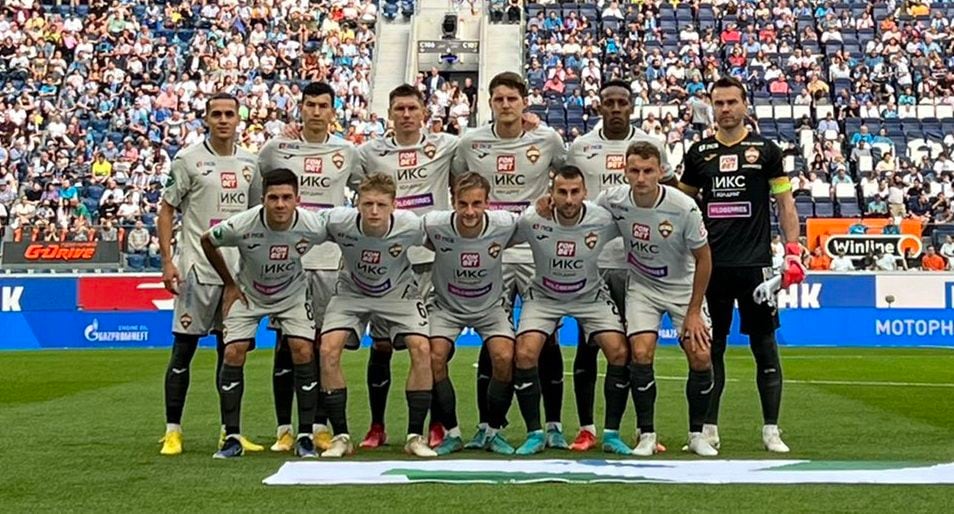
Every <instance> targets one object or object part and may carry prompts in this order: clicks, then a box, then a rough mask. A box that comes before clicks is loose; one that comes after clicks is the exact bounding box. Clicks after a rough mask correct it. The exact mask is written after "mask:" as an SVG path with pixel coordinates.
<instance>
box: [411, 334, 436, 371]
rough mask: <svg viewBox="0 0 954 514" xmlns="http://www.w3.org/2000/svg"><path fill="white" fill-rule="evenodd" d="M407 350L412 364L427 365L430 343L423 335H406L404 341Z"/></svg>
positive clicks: (429, 357)
mask: <svg viewBox="0 0 954 514" xmlns="http://www.w3.org/2000/svg"><path fill="white" fill-rule="evenodd" d="M405 344H407V352H408V354H409V355H410V356H411V365H412V366H421V365H424V366H428V367H430V362H431V345H430V343H429V342H428V340H427V339H425V338H423V337H408V338H407V340H406V341H405Z"/></svg>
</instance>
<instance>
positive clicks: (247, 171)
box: [242, 166, 255, 182]
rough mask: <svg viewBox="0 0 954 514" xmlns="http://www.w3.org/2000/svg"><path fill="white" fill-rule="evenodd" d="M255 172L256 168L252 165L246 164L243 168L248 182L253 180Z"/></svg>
mask: <svg viewBox="0 0 954 514" xmlns="http://www.w3.org/2000/svg"><path fill="white" fill-rule="evenodd" d="M254 173H255V168H253V167H251V166H246V167H244V168H242V177H244V178H245V181H246V182H251V181H252V175H253V174H254Z"/></svg>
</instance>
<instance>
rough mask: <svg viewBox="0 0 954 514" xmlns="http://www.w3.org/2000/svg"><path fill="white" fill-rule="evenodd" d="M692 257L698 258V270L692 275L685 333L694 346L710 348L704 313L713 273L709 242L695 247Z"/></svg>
mask: <svg viewBox="0 0 954 514" xmlns="http://www.w3.org/2000/svg"><path fill="white" fill-rule="evenodd" d="M692 257H693V258H694V259H695V260H696V270H695V272H694V273H693V276H692V296H691V297H690V298H689V309H688V310H687V311H686V321H685V323H684V326H683V330H684V332H685V333H684V334H683V335H684V337H685V339H686V340H687V341H688V342H689V344H690V345H692V347H694V348H696V349H705V348H709V328H708V327H707V326H706V323H705V318H704V317H703V315H702V304H703V302H704V301H705V295H706V288H707V287H708V286H709V278H710V276H711V275H712V252H711V251H710V250H709V244H708V243H707V244H705V245H703V246H700V247H699V248H696V249H693V250H692Z"/></svg>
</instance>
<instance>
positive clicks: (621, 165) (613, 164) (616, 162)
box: [606, 153, 626, 171]
mask: <svg viewBox="0 0 954 514" xmlns="http://www.w3.org/2000/svg"><path fill="white" fill-rule="evenodd" d="M606 169H607V170H613V171H619V170H623V169H626V156H625V155H623V154H621V153H611V154H608V155H607V156H606Z"/></svg>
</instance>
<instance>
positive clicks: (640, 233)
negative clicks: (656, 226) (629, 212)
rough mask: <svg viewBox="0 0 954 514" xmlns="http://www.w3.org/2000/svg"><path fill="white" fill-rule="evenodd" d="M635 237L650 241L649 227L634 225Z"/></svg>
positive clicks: (640, 224)
mask: <svg viewBox="0 0 954 514" xmlns="http://www.w3.org/2000/svg"><path fill="white" fill-rule="evenodd" d="M633 237H634V238H635V239H639V240H641V241H649V225H643V224H642V223H633Z"/></svg>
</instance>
